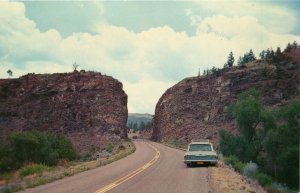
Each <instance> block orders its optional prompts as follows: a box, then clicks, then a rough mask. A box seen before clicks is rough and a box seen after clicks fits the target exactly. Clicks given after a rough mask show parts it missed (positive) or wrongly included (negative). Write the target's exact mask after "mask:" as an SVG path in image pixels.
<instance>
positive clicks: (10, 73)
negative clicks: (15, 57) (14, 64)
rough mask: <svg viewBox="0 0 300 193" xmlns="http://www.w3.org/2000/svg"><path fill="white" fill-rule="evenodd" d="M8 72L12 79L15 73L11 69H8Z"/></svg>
mask: <svg viewBox="0 0 300 193" xmlns="http://www.w3.org/2000/svg"><path fill="white" fill-rule="evenodd" d="M6 72H7V74H8V77H9V78H10V77H12V75H13V71H12V70H11V69H8V70H7V71H6Z"/></svg>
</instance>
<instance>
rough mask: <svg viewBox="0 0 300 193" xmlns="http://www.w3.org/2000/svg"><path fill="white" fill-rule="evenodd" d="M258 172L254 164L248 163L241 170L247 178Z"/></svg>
mask: <svg viewBox="0 0 300 193" xmlns="http://www.w3.org/2000/svg"><path fill="white" fill-rule="evenodd" d="M257 172H258V167H257V164H256V163H253V162H251V161H250V162H249V163H247V164H246V165H245V167H244V169H243V174H244V175H245V176H247V177H249V178H253V177H254V176H255V175H256V174H257Z"/></svg>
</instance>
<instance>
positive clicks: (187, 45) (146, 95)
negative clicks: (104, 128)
mask: <svg viewBox="0 0 300 193" xmlns="http://www.w3.org/2000/svg"><path fill="white" fill-rule="evenodd" d="M299 10H300V1H298V0H289V1H251V0H231V1H226V0H206V1H195V2H192V1H191V2H182V1H175V2H171V1H118V2H117V1H105V2H101V1H63V2H60V1H24V2H23V1H17V2H16V1H12V2H11V1H1V2H0V78H7V74H6V71H7V70H8V69H12V70H13V73H14V77H19V76H21V75H24V74H27V73H31V72H35V73H54V72H70V71H72V64H73V63H74V62H77V63H78V64H79V65H80V66H79V68H81V69H86V70H95V71H99V72H102V73H104V74H108V75H112V76H113V77H114V78H117V79H118V80H120V81H121V82H123V85H124V89H125V92H126V93H127V94H128V97H129V103H128V108H129V112H141V113H144V112H146V113H152V114H153V113H154V108H155V105H156V102H157V101H158V99H159V97H160V96H161V95H162V94H163V93H164V92H165V90H166V89H167V88H169V87H170V86H172V85H174V84H175V83H177V82H178V81H180V80H182V79H183V78H185V77H189V76H195V75H197V73H198V69H199V68H200V69H201V71H203V70H204V69H207V68H211V67H212V66H216V67H222V66H223V64H224V63H225V61H226V58H227V55H228V53H229V52H230V51H233V53H234V56H235V57H236V58H238V56H239V55H243V54H244V53H245V52H247V51H249V50H250V49H253V50H254V51H255V53H256V55H257V54H258V53H259V52H260V51H261V50H262V49H265V48H269V47H271V48H274V49H275V48H276V47H278V46H280V47H282V48H283V47H284V46H285V45H286V44H287V42H292V41H294V40H296V41H297V42H300V19H299V18H300V11H299Z"/></svg>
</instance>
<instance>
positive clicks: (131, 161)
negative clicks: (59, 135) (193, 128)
mask: <svg viewBox="0 0 300 193" xmlns="http://www.w3.org/2000/svg"><path fill="white" fill-rule="evenodd" d="M134 143H135V146H136V151H135V152H134V153H133V154H131V155H130V156H128V157H126V158H124V159H122V160H119V161H116V162H113V163H111V164H109V165H106V166H103V167H100V168H96V169H93V170H89V171H86V172H82V173H80V174H77V175H74V176H71V177H67V178H64V179H61V180H58V181H55V182H52V183H49V184H46V185H42V186H39V187H36V188H32V189H27V190H25V191H22V192H23V193H53V192H56V193H103V192H109V193H113V192H114V193H177V192H178V193H208V192H211V190H210V187H209V183H208V173H207V168H206V167H195V168H187V167H186V166H185V164H184V163H183V156H184V152H183V151H181V150H177V149H173V148H169V147H166V146H164V145H162V144H159V143H153V142H149V141H144V140H136V141H134Z"/></svg>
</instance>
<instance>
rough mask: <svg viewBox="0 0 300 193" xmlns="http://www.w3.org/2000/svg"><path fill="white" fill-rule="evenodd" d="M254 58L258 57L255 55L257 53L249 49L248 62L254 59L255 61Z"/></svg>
mask: <svg viewBox="0 0 300 193" xmlns="http://www.w3.org/2000/svg"><path fill="white" fill-rule="evenodd" d="M254 60H256V57H255V55H254V53H253V51H252V49H250V51H249V53H248V62H252V61H254Z"/></svg>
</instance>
